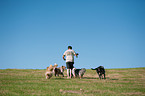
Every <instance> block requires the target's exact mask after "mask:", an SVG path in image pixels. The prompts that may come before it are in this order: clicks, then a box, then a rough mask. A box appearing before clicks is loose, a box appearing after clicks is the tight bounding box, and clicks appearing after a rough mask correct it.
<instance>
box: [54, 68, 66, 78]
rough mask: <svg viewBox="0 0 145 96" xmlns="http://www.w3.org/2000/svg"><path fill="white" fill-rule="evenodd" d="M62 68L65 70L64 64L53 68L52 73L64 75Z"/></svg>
mask: <svg viewBox="0 0 145 96" xmlns="http://www.w3.org/2000/svg"><path fill="white" fill-rule="evenodd" d="M64 70H65V66H61V67H60V68H55V69H54V75H55V76H59V75H62V76H63V77H64V74H63V72H64Z"/></svg>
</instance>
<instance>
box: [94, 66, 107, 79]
mask: <svg viewBox="0 0 145 96" xmlns="http://www.w3.org/2000/svg"><path fill="white" fill-rule="evenodd" d="M91 69H92V70H96V72H97V74H98V75H99V78H100V79H103V75H104V79H106V77H105V69H104V67H103V66H99V67H97V68H95V69H93V68H91Z"/></svg>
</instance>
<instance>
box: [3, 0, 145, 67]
mask: <svg viewBox="0 0 145 96" xmlns="http://www.w3.org/2000/svg"><path fill="white" fill-rule="evenodd" d="M69 45H71V46H72V48H73V50H74V51H76V52H77V53H79V57H78V58H75V65H74V66H75V67H76V68H87V69H90V68H96V67H98V66H100V65H102V66H104V67H105V68H136V67H145V0H0V69H7V68H17V69H45V68H46V67H47V66H49V65H50V64H52V65H53V64H54V63H57V64H58V66H62V65H64V66H65V61H63V59H62V55H63V53H64V51H65V50H67V46H69Z"/></svg>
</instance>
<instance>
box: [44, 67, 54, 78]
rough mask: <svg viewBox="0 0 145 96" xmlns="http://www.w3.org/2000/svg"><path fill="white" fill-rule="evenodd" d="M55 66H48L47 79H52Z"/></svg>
mask: <svg viewBox="0 0 145 96" xmlns="http://www.w3.org/2000/svg"><path fill="white" fill-rule="evenodd" d="M52 71H53V66H52V65H50V66H49V67H47V69H46V72H45V76H46V79H50V78H51V77H52V75H53V72H52Z"/></svg>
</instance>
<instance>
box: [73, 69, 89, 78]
mask: <svg viewBox="0 0 145 96" xmlns="http://www.w3.org/2000/svg"><path fill="white" fill-rule="evenodd" d="M85 72H86V69H85V68H82V69H76V68H73V69H72V74H73V76H74V78H76V77H79V78H80V79H81V78H82V77H83V75H84V74H85Z"/></svg>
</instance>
